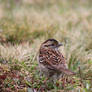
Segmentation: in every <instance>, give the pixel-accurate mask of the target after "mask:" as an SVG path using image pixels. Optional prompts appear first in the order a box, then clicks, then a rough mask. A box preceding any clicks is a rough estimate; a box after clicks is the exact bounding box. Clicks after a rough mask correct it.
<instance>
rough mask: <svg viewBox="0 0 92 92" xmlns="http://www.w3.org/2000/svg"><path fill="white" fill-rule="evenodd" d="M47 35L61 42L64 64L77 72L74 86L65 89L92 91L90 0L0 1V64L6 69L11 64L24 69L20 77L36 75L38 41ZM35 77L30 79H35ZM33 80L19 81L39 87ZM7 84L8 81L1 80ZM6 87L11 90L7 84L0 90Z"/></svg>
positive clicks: (83, 91)
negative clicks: (64, 58)
mask: <svg viewBox="0 0 92 92" xmlns="http://www.w3.org/2000/svg"><path fill="white" fill-rule="evenodd" d="M48 38H55V39H57V40H58V41H60V42H62V43H63V47H61V48H60V50H61V52H62V53H63V54H64V56H65V57H66V60H67V63H68V67H69V68H70V69H71V70H72V71H74V72H76V73H78V74H79V75H78V76H76V77H75V81H76V83H75V84H72V85H74V87H72V86H70V85H69V86H67V87H68V90H72V91H69V92H92V0H0V63H1V64H0V65H1V66H2V67H8V69H9V71H11V70H10V68H11V69H12V70H16V68H14V67H15V66H16V67H21V68H19V69H18V71H20V73H22V72H23V70H24V74H25V76H24V75H23V76H24V78H25V77H26V76H27V74H28V75H29V76H35V75H37V72H36V71H35V68H36V67H37V66H38V65H37V61H36V59H35V57H36V54H37V52H38V50H39V47H40V44H41V43H42V42H43V41H45V40H46V39H48ZM5 64H6V65H5ZM29 67H30V68H29ZM79 67H80V71H81V73H79ZM21 69H23V70H21ZM6 72H7V71H6ZM26 72H27V74H26ZM30 73H33V74H30ZM2 74H4V73H3V71H2ZM35 77H36V76H35ZM37 78H38V79H39V77H36V78H35V79H34V80H37V81H38V79H37ZM79 79H80V80H82V81H79ZM5 80H8V79H7V78H6V79H5ZM10 80H12V77H11V76H10ZM32 80H33V79H32ZM39 80H40V79H39ZM25 81H26V82H28V80H25ZM37 81H36V82H35V81H34V82H33V83H31V81H30V82H28V83H29V84H27V83H25V82H23V83H24V84H25V85H27V86H28V85H31V86H32V87H33V88H36V89H39V85H40V86H41V85H43V84H42V83H40V82H37ZM41 81H42V80H41ZM14 83H15V81H14ZM23 83H22V84H23ZM7 84H9V82H3V83H2V85H7ZM15 84H16V85H18V86H20V85H19V84H17V83H15ZM77 84H81V86H78V85H77ZM10 85H13V84H12V83H10ZM27 86H26V87H27ZM31 86H30V87H31ZM1 88H2V87H1ZM6 88H9V90H12V91H10V92H13V90H14V89H12V88H11V86H5V89H3V88H2V90H5V91H6ZM50 89H52V88H50ZM66 89H67V88H66ZM57 90H62V89H59V88H57ZM3 92H4V91H3ZM23 92H24V91H23ZM51 92H54V91H51ZM56 92H61V91H56Z"/></svg>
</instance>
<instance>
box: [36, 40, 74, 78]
mask: <svg viewBox="0 0 92 92" xmlns="http://www.w3.org/2000/svg"><path fill="white" fill-rule="evenodd" d="M60 46H62V44H61V43H59V42H58V41H57V40H55V39H48V40H46V41H45V42H43V43H42V44H41V46H40V49H39V53H38V59H37V60H38V62H39V67H40V71H41V72H42V73H43V74H45V75H46V76H48V77H50V78H51V77H52V76H54V75H56V76H57V77H59V76H60V75H64V74H66V75H74V74H75V73H74V72H72V71H71V70H69V69H68V67H67V66H68V65H67V63H66V60H65V58H64V56H63V54H62V53H61V52H60V51H59V49H58V48H59V47H60Z"/></svg>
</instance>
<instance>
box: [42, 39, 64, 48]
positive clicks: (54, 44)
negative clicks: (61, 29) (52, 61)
mask: <svg viewBox="0 0 92 92" xmlns="http://www.w3.org/2000/svg"><path fill="white" fill-rule="evenodd" d="M60 46H62V44H61V43H59V42H58V41H57V40H55V39H48V40H46V41H45V42H43V43H42V45H41V47H46V48H51V49H57V48H59V47H60Z"/></svg>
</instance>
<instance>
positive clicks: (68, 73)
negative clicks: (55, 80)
mask: <svg viewBox="0 0 92 92" xmlns="http://www.w3.org/2000/svg"><path fill="white" fill-rule="evenodd" d="M59 70H60V71H61V72H63V73H64V74H66V75H75V74H76V73H74V72H72V71H71V70H69V69H64V68H62V67H60V69H59Z"/></svg>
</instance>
